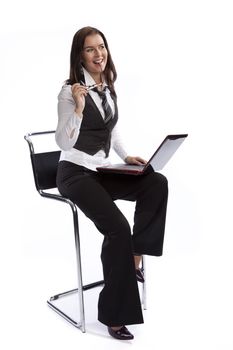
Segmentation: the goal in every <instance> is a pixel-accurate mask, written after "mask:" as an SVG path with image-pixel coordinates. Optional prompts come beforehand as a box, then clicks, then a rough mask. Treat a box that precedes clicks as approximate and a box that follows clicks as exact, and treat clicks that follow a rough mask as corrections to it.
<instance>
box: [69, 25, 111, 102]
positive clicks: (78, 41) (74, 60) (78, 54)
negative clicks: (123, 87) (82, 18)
mask: <svg viewBox="0 0 233 350" xmlns="http://www.w3.org/2000/svg"><path fill="white" fill-rule="evenodd" d="M93 34H99V35H100V36H101V37H102V39H103V41H104V45H105V47H106V49H107V51H108V59H107V63H106V67H105V70H104V72H103V73H104V79H105V81H106V83H107V84H108V87H109V90H110V91H111V93H112V94H113V95H114V96H116V92H115V89H114V82H115V81H116V78H117V72H116V69H115V65H114V63H113V60H112V57H111V53H110V51H109V47H108V42H107V40H106V38H105V36H104V34H103V33H102V32H101V31H100V30H98V29H96V28H93V27H83V28H81V29H80V30H79V31H77V33H75V35H74V38H73V42H72V46H71V52H70V76H69V79H68V80H67V81H66V83H67V84H71V85H73V84H74V83H78V82H80V81H81V80H83V73H82V64H81V60H82V51H83V47H84V42H85V39H86V37H87V36H88V35H93Z"/></svg>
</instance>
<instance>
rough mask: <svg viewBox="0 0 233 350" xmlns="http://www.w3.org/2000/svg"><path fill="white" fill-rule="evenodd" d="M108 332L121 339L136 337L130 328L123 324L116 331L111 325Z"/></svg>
mask: <svg viewBox="0 0 233 350" xmlns="http://www.w3.org/2000/svg"><path fill="white" fill-rule="evenodd" d="M108 333H109V334H110V335H111V336H112V337H113V338H115V339H119V340H131V339H133V338H134V336H133V334H132V333H130V331H129V330H128V328H126V327H125V326H122V327H121V328H120V329H118V330H117V331H114V330H113V329H112V328H111V327H108Z"/></svg>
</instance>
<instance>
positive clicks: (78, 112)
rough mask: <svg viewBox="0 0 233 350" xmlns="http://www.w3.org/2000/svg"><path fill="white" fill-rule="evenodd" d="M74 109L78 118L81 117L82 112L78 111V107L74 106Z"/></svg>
mask: <svg viewBox="0 0 233 350" xmlns="http://www.w3.org/2000/svg"><path fill="white" fill-rule="evenodd" d="M74 111H75V113H76V114H77V116H78V117H79V118H80V119H82V117H83V112H82V111H80V109H79V108H75V110H74Z"/></svg>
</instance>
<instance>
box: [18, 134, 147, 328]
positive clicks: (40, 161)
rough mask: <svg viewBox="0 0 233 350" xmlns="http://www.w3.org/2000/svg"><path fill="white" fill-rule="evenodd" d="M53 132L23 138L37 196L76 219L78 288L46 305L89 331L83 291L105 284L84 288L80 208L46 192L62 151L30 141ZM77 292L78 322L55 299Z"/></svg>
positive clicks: (143, 260)
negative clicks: (55, 203) (58, 204)
mask: <svg viewBox="0 0 233 350" xmlns="http://www.w3.org/2000/svg"><path fill="white" fill-rule="evenodd" d="M54 133H55V131H54V130H52V131H41V132H33V133H28V134H26V135H25V136H24V139H25V140H26V141H27V143H28V146H29V150H30V156H31V164H32V169H33V175H34V181H35V186H36V189H37V191H38V193H39V194H40V195H41V196H42V197H44V198H48V199H53V200H56V201H60V202H62V203H65V204H68V205H69V206H70V208H71V211H72V216H73V229H74V238H75V251H76V264H77V266H76V268H77V279H78V288H76V289H72V290H69V291H66V292H63V293H59V294H56V295H54V296H52V297H50V298H49V300H47V304H48V306H49V307H51V308H52V309H53V310H54V311H55V312H57V313H58V314H59V315H60V316H62V317H63V318H65V319H66V320H67V321H68V322H70V323H71V324H73V325H74V326H75V327H77V328H79V329H81V331H82V332H86V325H85V310H84V293H83V292H84V291H87V290H89V289H92V288H95V287H98V286H102V285H103V284H104V281H103V280H100V281H96V282H93V283H90V284H87V285H83V278H82V264H81V250H80V236H79V223H78V210H77V207H76V205H75V203H73V202H72V201H71V200H70V199H68V198H65V197H63V196H62V195H60V194H59V193H58V194H53V193H50V192H48V191H45V190H49V189H53V188H56V171H57V165H58V162H59V157H60V150H57V151H50V152H44V153H36V152H35V150H34V144H33V142H32V140H31V138H32V137H34V136H41V135H42V136H43V135H47V134H54ZM142 269H143V271H144V274H145V257H144V256H143V257H142ZM145 277H146V276H145ZM74 293H77V294H78V298H77V303H78V305H79V315H77V319H78V320H79V321H77V320H75V319H74V318H73V317H71V316H69V315H68V314H67V313H65V312H63V311H62V310H61V309H60V308H58V306H56V305H55V301H56V300H58V299H60V298H62V297H65V296H69V295H71V294H74ZM141 303H142V305H143V309H144V310H146V283H145V282H144V283H142V297H141Z"/></svg>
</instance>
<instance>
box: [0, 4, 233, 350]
mask: <svg viewBox="0 0 233 350" xmlns="http://www.w3.org/2000/svg"><path fill="white" fill-rule="evenodd" d="M232 18H233V11H232V2H231V1H226V0H221V1H217V0H216V1H214V0H212V1H207V0H202V1H200V0H196V1H184V0H183V1H181V0H178V1H172V0H163V1H157V0H154V1H146V0H145V1H143V2H142V1H138V0H134V1H124V2H122V3H119V2H111V1H103V0H100V1H93V0H89V1H82V2H81V1H78V0H76V1H71V0H67V1H56V2H52V1H51V2H50V1H42V0H41V1H26V0H22V1H5V2H4V1H2V2H1V5H0V45H1V51H0V52H1V53H0V60H1V64H0V77H1V84H0V96H1V102H0V103H1V137H0V142H1V150H2V152H1V226H2V227H1V242H0V250H1V252H0V259H1V261H0V263H1V265H0V266H1V277H0V281H1V308H0V313H1V318H0V319H1V323H2V324H1V333H2V335H1V338H0V342H2V343H3V342H4V345H1V348H4V349H13V348H20V349H21V348H22V349H25V350H26V349H35V350H36V349H42V348H51V349H64V348H67V349H76V348H77V347H78V346H79V347H80V344H82V347H83V348H84V349H90V348H91V347H92V346H95V347H96V348H98V349H109V347H111V348H112V349H119V348H124V347H125V348H126V347H129V346H130V344H128V343H127V344H126V343H123V344H122V343H120V342H117V341H114V340H113V339H110V338H109V337H108V336H107V333H106V329H105V327H103V326H102V325H101V324H99V323H98V322H97V321H96V303H97V294H96V293H97V292H94V293H93V294H92V296H91V298H92V299H91V300H90V302H87V303H86V309H87V334H82V333H81V332H80V331H79V330H77V329H75V328H74V327H73V326H71V325H69V324H66V323H65V321H63V320H61V319H60V318H59V317H58V316H57V315H55V314H54V313H53V312H52V311H51V310H50V309H49V308H48V307H47V306H46V303H45V301H46V299H47V297H49V295H53V294H55V293H58V292H61V291H63V290H65V289H72V288H74V287H75V286H76V275H75V269H74V263H75V259H74V244H73V234H72V223H71V216H70V213H69V208H63V205H61V204H57V203H53V202H50V201H46V200H44V199H43V198H41V197H40V196H39V195H38V194H37V193H36V191H35V188H34V183H33V178H32V173H31V168H30V159H29V152H28V148H27V144H26V142H25V141H24V139H23V136H24V134H25V133H26V132H31V131H41V130H50V129H55V128H56V123H57V112H56V104H57V95H58V92H59V90H60V88H61V86H62V84H63V81H64V80H65V79H66V78H67V77H68V73H69V54H70V46H71V41H72V38H73V35H74V33H75V32H76V31H77V30H78V29H79V28H80V27H82V26H86V25H91V26H96V27H97V28H99V29H100V30H102V31H103V32H104V33H105V35H106V37H107V40H108V42H109V46H110V50H111V53H112V56H113V59H114V62H115V65H116V68H117V71H118V80H117V84H116V88H117V92H118V103H119V111H120V125H121V129H122V136H123V138H124V140H125V143H126V146H127V148H128V149H129V151H130V153H131V154H132V155H141V156H143V157H145V158H148V157H149V156H150V154H151V152H153V151H154V149H155V148H156V147H157V146H158V144H159V143H160V142H161V140H162V139H163V138H164V136H165V135H166V134H168V133H186V132H187V133H188V134H189V137H188V139H187V140H186V141H185V142H184V144H183V145H182V146H181V148H180V149H179V151H178V152H177V154H176V155H175V156H174V158H173V159H172V160H171V161H170V163H169V164H168V165H167V167H166V168H165V169H164V171H163V173H164V174H165V175H166V176H167V177H168V180H169V190H170V197H169V204H168V215H167V226H166V237H165V245H164V256H163V257H162V258H159V259H158V258H152V257H148V258H147V276H148V310H147V311H146V312H145V313H144V316H145V324H144V325H141V326H133V327H131V328H130V329H131V330H132V331H133V332H134V334H135V340H134V341H133V343H132V344H133V346H134V348H135V349H141V348H145V349H158V350H160V349H161V350H168V349H169V350H170V349H173V350H176V349H179V350H183V349H189V350H192V349H195V350H196V349H199V350H201V349H205V350H213V349H219V350H220V349H221V350H230V349H232V348H233V339H232V323H233V322H232V321H233V316H232V315H233V305H232V294H233V290H232V289H233V287H232V286H233V283H232V279H233V274H232V264H233V257H232V250H233V239H232V233H233V232H232V226H233V225H232V198H233V193H232V192H233V191H232V175H233V174H232V148H233V145H232V128H231V125H230V119H231V118H232V109H233V108H232V93H233V68H232V62H233V48H232V33H233V24H232V23H233V22H232ZM112 157H113V160H115V159H116V156H114V155H112ZM47 202H48V203H47ZM119 206H121V208H122V210H123V211H124V213H125V215H126V216H127V217H128V218H129V220H130V221H131V222H132V215H133V204H132V203H122V202H119ZM80 222H81V231H82V243H83V244H82V247H83V249H82V251H83V265H84V267H83V268H84V274H85V279H87V280H89V279H90V280H93V279H96V277H97V278H98V274H100V276H101V273H100V271H101V266H100V259H99V253H100V244H101V239H102V237H100V234H98V232H97V231H96V229H95V228H94V226H93V225H92V224H91V223H90V222H88V220H87V219H86V218H85V217H83V216H82V215H80ZM85 241H86V243H89V242H90V241H91V242H92V247H93V248H92V249H88V250H87V249H86V246H87V244H85ZM87 300H88V299H87Z"/></svg>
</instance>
